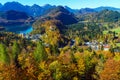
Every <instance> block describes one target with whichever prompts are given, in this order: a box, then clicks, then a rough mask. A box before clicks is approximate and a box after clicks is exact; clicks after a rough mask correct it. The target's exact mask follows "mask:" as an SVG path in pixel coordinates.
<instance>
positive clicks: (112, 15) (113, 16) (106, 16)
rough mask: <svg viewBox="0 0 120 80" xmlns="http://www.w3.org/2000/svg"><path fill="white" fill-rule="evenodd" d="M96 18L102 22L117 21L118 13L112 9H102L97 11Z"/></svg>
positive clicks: (119, 15)
mask: <svg viewBox="0 0 120 80" xmlns="http://www.w3.org/2000/svg"><path fill="white" fill-rule="evenodd" d="M97 18H98V19H100V20H103V21H104V22H117V21H118V20H120V13H119V12H117V11H112V10H107V9H106V10H103V11H101V12H99V13H98V15H97Z"/></svg>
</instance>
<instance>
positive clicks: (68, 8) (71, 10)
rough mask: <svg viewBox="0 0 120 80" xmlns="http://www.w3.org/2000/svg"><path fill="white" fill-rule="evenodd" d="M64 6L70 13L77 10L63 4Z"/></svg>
mask: <svg viewBox="0 0 120 80" xmlns="http://www.w3.org/2000/svg"><path fill="white" fill-rule="evenodd" d="M64 8H65V9H67V10H68V11H69V12H71V13H76V12H78V11H79V10H78V9H72V8H70V7H68V6H65V7H64Z"/></svg>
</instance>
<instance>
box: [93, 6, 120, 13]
mask: <svg viewBox="0 0 120 80" xmlns="http://www.w3.org/2000/svg"><path fill="white" fill-rule="evenodd" d="M105 9H108V10H113V11H118V12H120V8H114V7H103V6H102V7H98V8H95V9H94V10H95V11H102V10H105Z"/></svg>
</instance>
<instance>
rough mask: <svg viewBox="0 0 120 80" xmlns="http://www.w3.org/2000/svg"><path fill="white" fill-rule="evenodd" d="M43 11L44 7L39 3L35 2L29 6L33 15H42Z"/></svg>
mask: <svg viewBox="0 0 120 80" xmlns="http://www.w3.org/2000/svg"><path fill="white" fill-rule="evenodd" d="M42 13H43V8H42V7H40V6H39V5H36V4H34V5H32V6H31V7H30V8H29V14H30V15H32V16H40V15H41V14H42Z"/></svg>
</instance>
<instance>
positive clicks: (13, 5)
mask: <svg viewBox="0 0 120 80" xmlns="http://www.w3.org/2000/svg"><path fill="white" fill-rule="evenodd" d="M9 10H16V11H25V7H24V6H23V5H22V4H20V3H18V2H7V3H5V4H4V5H3V6H2V7H1V9H0V11H9Z"/></svg>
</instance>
